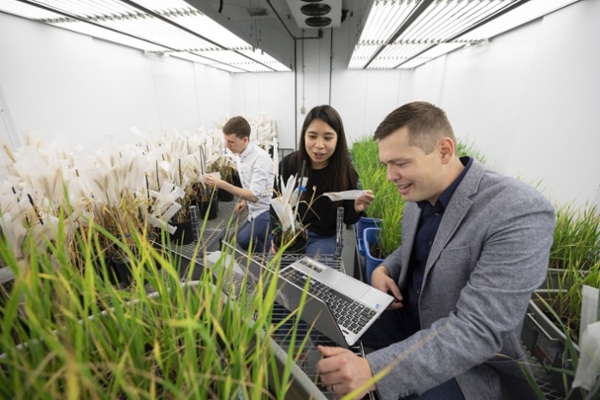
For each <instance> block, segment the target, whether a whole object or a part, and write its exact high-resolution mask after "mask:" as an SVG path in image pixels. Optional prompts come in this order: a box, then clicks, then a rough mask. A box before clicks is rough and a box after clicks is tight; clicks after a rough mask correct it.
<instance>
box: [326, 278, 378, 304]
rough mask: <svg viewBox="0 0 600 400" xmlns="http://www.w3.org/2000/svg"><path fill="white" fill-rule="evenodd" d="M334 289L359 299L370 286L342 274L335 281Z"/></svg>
mask: <svg viewBox="0 0 600 400" xmlns="http://www.w3.org/2000/svg"><path fill="white" fill-rule="evenodd" d="M335 290H337V291H338V292H340V293H342V294H345V295H346V296H348V297H351V298H353V299H360V298H361V297H362V296H364V295H365V293H367V292H368V291H369V290H370V287H369V286H367V285H366V284H364V283H362V282H359V281H357V280H356V279H352V278H350V277H348V276H342V277H341V278H340V279H339V280H338V281H337V282H336V283H335Z"/></svg>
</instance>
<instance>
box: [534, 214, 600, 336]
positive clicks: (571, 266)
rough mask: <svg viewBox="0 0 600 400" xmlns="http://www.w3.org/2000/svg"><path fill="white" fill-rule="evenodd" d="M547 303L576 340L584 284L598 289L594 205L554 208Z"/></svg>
mask: <svg viewBox="0 0 600 400" xmlns="http://www.w3.org/2000/svg"><path fill="white" fill-rule="evenodd" d="M549 268H550V269H549V271H548V279H547V280H546V287H545V288H544V289H562V290H552V291H550V293H551V294H552V297H551V298H549V299H548V302H549V303H550V304H551V306H552V307H553V308H554V310H555V311H556V314H557V315H559V316H560V320H561V323H564V325H565V326H566V327H567V329H569V332H570V335H571V336H572V337H573V338H574V339H575V340H577V337H578V334H579V321H580V319H581V318H580V317H581V315H580V313H581V302H582V298H581V292H582V288H583V285H589V286H592V287H600V213H599V212H598V209H597V207H596V206H589V205H584V206H583V207H581V208H577V207H575V206H573V204H566V205H564V206H561V207H557V209H556V226H555V228H554V241H553V243H552V247H551V248H550V262H549Z"/></svg>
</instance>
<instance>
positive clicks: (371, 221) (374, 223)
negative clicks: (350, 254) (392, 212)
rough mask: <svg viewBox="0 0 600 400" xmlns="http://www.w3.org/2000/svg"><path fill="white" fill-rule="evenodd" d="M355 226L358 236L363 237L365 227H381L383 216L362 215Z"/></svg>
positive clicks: (358, 237)
mask: <svg viewBox="0 0 600 400" xmlns="http://www.w3.org/2000/svg"><path fill="white" fill-rule="evenodd" d="M354 227H355V229H356V238H357V239H362V238H363V233H364V231H365V229H367V228H381V218H371V217H360V219H359V220H358V221H357V222H356V224H355V225H354Z"/></svg>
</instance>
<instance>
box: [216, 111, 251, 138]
mask: <svg viewBox="0 0 600 400" xmlns="http://www.w3.org/2000/svg"><path fill="white" fill-rule="evenodd" d="M250 131H251V128H250V124H249V123H248V121H246V118H244V117H240V116H237V117H232V118H229V120H228V121H227V122H226V123H225V125H223V133H224V134H225V135H231V134H235V136H237V137H238V138H240V139H243V138H245V137H247V138H249V137H250Z"/></svg>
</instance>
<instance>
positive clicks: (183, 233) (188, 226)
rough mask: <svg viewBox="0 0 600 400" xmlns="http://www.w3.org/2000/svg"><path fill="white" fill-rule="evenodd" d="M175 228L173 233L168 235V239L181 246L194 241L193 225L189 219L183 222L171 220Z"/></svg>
mask: <svg viewBox="0 0 600 400" xmlns="http://www.w3.org/2000/svg"><path fill="white" fill-rule="evenodd" d="M171 225H173V226H174V227H175V228H177V229H176V230H175V233H173V234H171V235H169V236H170V241H171V242H173V243H175V244H177V245H179V246H183V245H186V244H190V243H193V242H194V226H193V223H192V220H191V219H188V220H187V221H184V222H172V223H171Z"/></svg>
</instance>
